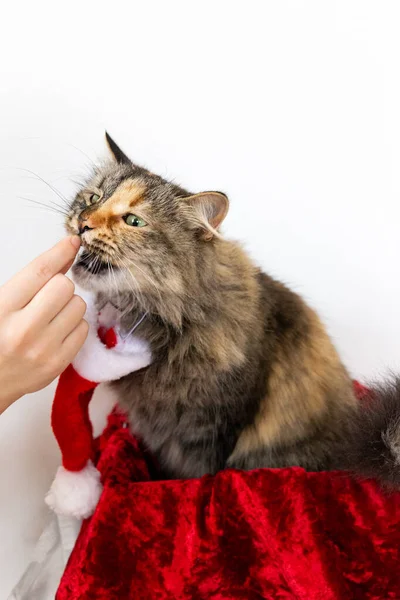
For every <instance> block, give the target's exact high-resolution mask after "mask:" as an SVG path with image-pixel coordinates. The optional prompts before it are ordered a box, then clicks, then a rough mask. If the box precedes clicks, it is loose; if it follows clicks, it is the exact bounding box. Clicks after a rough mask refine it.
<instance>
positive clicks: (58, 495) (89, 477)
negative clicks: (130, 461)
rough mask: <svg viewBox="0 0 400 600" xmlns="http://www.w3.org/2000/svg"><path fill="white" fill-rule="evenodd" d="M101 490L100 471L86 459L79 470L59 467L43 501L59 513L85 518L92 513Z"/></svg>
mask: <svg viewBox="0 0 400 600" xmlns="http://www.w3.org/2000/svg"><path fill="white" fill-rule="evenodd" d="M101 492H102V485H101V483H100V473H99V471H98V470H97V469H96V467H95V466H94V465H93V463H92V462H91V461H88V463H87V465H86V467H84V468H83V469H82V470H81V471H67V469H65V468H64V467H59V468H58V470H57V474H56V476H55V479H54V481H53V483H52V485H51V488H50V490H49V492H48V494H47V496H46V499H45V502H46V504H47V505H48V506H50V508H51V509H52V510H54V512H56V513H57V514H59V515H67V516H73V517H76V518H77V519H86V518H87V517H90V515H92V514H93V512H94V509H95V508H96V506H97V503H98V501H99V498H100V495H101Z"/></svg>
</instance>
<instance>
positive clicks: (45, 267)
mask: <svg viewBox="0 0 400 600" xmlns="http://www.w3.org/2000/svg"><path fill="white" fill-rule="evenodd" d="M52 274H53V272H52V269H51V267H50V265H49V263H47V262H42V263H40V264H39V265H38V267H37V271H36V275H37V277H38V278H39V279H49V278H50V277H51V276H52Z"/></svg>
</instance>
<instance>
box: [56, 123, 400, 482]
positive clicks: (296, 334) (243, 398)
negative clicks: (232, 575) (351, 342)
mask: <svg viewBox="0 0 400 600" xmlns="http://www.w3.org/2000/svg"><path fill="white" fill-rule="evenodd" d="M106 137H107V141H108V145H109V148H110V150H111V153H112V160H110V162H108V163H106V164H105V165H102V166H99V167H98V168H96V169H95V171H94V173H93V175H92V177H91V178H90V179H89V180H88V181H87V182H86V184H85V186H84V187H83V188H82V189H81V190H80V191H79V193H78V194H77V196H76V198H75V199H74V201H73V202H72V204H71V207H70V213H69V216H68V218H67V229H68V231H69V232H70V233H79V235H80V236H81V239H82V244H83V247H84V253H83V254H82V255H81V257H80V259H79V260H78V262H77V263H76V264H75V266H74V269H73V271H74V277H75V279H76V281H77V282H78V283H79V284H80V285H81V286H83V287H84V288H86V289H90V290H92V291H95V292H96V294H97V298H98V303H99V304H101V305H103V304H104V303H105V302H106V301H107V300H110V301H112V302H113V303H114V305H116V304H118V305H119V307H120V308H121V309H122V310H123V313H124V317H123V321H122V325H123V328H124V329H125V330H126V331H127V332H128V331H130V330H131V329H132V327H133V326H134V325H135V324H136V323H139V322H140V321H141V322H140V324H139V326H138V327H137V329H136V332H135V333H136V334H137V335H139V336H140V337H142V338H143V339H145V340H147V341H148V343H149V344H150V347H151V351H152V355H153V362H152V364H151V365H150V366H149V367H147V368H146V369H143V370H142V371H138V372H135V373H132V374H131V375H128V376H126V377H123V378H122V379H120V380H119V381H117V382H116V383H114V384H113V385H114V387H115V388H116V389H117V392H118V396H119V399H120V403H121V405H122V406H123V407H124V409H126V410H127V412H128V414H129V420H130V425H131V428H132V431H133V432H134V433H135V434H136V435H138V436H140V437H141V438H142V440H143V441H144V443H145V444H146V445H147V447H148V448H149V449H150V450H151V451H152V452H153V453H154V454H155V456H156V457H157V458H158V461H159V463H160V465H161V466H162V468H163V470H164V473H165V475H166V476H167V477H198V476H201V475H203V474H205V473H215V472H216V471H218V470H220V469H224V468H226V467H236V468H241V469H252V468H257V467H284V466H291V465H299V466H302V467H304V468H306V469H309V470H322V469H324V470H325V469H350V470H354V471H356V472H359V473H361V474H363V475H366V476H369V475H372V476H377V477H379V478H380V479H381V480H382V481H384V482H386V483H389V484H395V485H396V484H398V483H399V482H400V425H399V417H398V415H399V414H400V408H399V403H400V380H393V381H391V382H389V383H388V384H387V385H386V386H385V387H384V388H382V389H376V390H374V393H373V396H372V398H370V399H369V400H368V401H365V402H364V403H362V402H360V401H358V400H356V398H355V396H354V392H353V388H352V382H351V380H350V377H349V375H348V373H347V371H346V369H345V368H344V366H343V365H342V363H341V361H340V358H339V357H338V354H337V352H336V350H335V348H334V347H333V345H332V342H331V341H330V339H329V337H328V335H327V333H326V331H325V329H324V327H323V325H322V324H321V322H320V320H319V319H318V317H317V315H316V314H315V313H314V311H313V310H311V308H309V307H308V306H307V305H306V304H305V302H304V301H303V300H302V299H301V298H300V297H299V296H298V295H297V294H295V293H293V292H291V291H290V290H289V289H287V288H286V287H285V286H284V285H282V284H281V283H279V282H278V281H275V280H274V279H272V278H271V277H269V276H268V275H266V274H265V273H262V272H261V271H260V270H259V269H258V268H257V267H256V266H255V265H254V264H253V262H252V261H251V260H250V258H249V257H248V256H247V254H246V253H245V252H244V251H243V250H242V248H241V247H240V246H239V245H238V244H237V243H234V242H232V241H228V240H226V239H224V238H223V237H222V236H221V235H220V234H219V232H218V230H219V227H220V225H221V223H222V221H223V219H224V217H225V216H226V214H227V211H228V199H227V197H226V196H225V195H224V194H222V193H219V192H204V193H200V194H191V193H189V192H188V191H187V190H185V189H183V188H181V187H179V186H177V185H175V184H173V183H170V182H168V181H165V180H164V179H162V178H161V177H159V176H158V175H155V174H153V173H151V172H149V171H148V170H146V169H144V168H142V167H139V166H137V165H135V164H134V163H132V161H131V160H130V159H129V158H128V157H127V156H126V155H125V154H124V153H123V152H122V151H121V149H120V148H119V147H118V146H117V145H116V143H115V142H114V141H113V140H112V139H111V138H110V137H109V136H108V135H106ZM110 267H112V272H111V271H110ZM142 317H144V318H143V319H142Z"/></svg>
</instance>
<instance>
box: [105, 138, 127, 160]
mask: <svg viewBox="0 0 400 600" xmlns="http://www.w3.org/2000/svg"><path fill="white" fill-rule="evenodd" d="M106 142H107V146H108V148H109V150H110V152H111V154H112V156H113V158H114V159H115V160H116V161H117V163H119V164H120V165H131V164H132V161H131V160H130V159H129V158H128V157H127V156H126V154H124V152H122V150H121V148H120V147H119V146H118V145H117V144H116V143H115V142H114V140H113V139H112V137H111V136H110V135H108V133H107V131H106Z"/></svg>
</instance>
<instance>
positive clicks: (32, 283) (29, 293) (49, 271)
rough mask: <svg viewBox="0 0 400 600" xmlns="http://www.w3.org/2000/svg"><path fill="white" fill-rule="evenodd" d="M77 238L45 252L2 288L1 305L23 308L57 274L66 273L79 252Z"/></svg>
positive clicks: (61, 242)
mask: <svg viewBox="0 0 400 600" xmlns="http://www.w3.org/2000/svg"><path fill="white" fill-rule="evenodd" d="M79 245H80V240H79V238H78V237H77V236H72V237H67V238H65V239H63V240H61V241H60V242H58V244H56V245H55V246H53V248H51V249H50V250H47V252H44V253H43V254H41V255H40V256H38V257H37V258H35V260H33V261H32V262H31V263H29V265H27V266H26V267H25V268H24V269H22V271H20V272H19V273H17V275H15V276H14V277H13V278H12V279H10V281H8V282H7V283H5V284H4V285H3V286H2V287H1V288H0V304H1V306H2V307H5V308H6V309H8V310H18V309H20V308H23V307H24V306H26V305H27V304H28V302H30V301H31V300H32V298H33V297H34V296H35V294H37V292H38V291H39V290H41V289H42V287H43V286H44V285H46V283H47V282H48V281H49V280H50V279H51V278H52V277H54V275H56V274H57V273H60V272H61V273H62V272H66V271H67V270H68V269H69V267H70V266H71V264H72V262H73V260H74V258H75V256H76V254H77V252H78V250H79Z"/></svg>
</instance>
